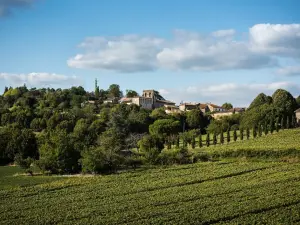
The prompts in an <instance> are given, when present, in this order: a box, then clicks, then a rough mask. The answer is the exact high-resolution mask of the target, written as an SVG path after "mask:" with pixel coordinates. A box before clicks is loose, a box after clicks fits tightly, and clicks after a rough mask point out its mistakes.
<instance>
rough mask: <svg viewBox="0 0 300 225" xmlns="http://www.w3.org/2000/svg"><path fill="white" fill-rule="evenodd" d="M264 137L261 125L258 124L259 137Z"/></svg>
mask: <svg viewBox="0 0 300 225" xmlns="http://www.w3.org/2000/svg"><path fill="white" fill-rule="evenodd" d="M261 136H262V128H261V124H258V137H261Z"/></svg>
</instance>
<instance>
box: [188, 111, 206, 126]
mask: <svg viewBox="0 0 300 225" xmlns="http://www.w3.org/2000/svg"><path fill="white" fill-rule="evenodd" d="M201 120H202V112H201V111H200V110H198V109H193V110H191V111H188V112H187V113H186V122H187V125H188V126H189V128H191V129H196V128H199V127H202V126H203V124H202V123H201Z"/></svg>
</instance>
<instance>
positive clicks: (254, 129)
mask: <svg viewBox="0 0 300 225" xmlns="http://www.w3.org/2000/svg"><path fill="white" fill-rule="evenodd" d="M256 137H257V130H256V126H254V127H253V138H256Z"/></svg>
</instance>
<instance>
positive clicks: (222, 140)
mask: <svg viewBox="0 0 300 225" xmlns="http://www.w3.org/2000/svg"><path fill="white" fill-rule="evenodd" d="M220 143H221V145H222V144H224V132H223V130H222V131H221V133H220Z"/></svg>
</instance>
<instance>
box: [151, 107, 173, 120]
mask: <svg viewBox="0 0 300 225" xmlns="http://www.w3.org/2000/svg"><path fill="white" fill-rule="evenodd" d="M150 117H151V118H152V119H154V120H158V119H167V118H170V117H169V115H168V114H167V113H166V112H165V109H164V108H163V107H160V108H156V109H154V110H153V111H152V112H151V114H150Z"/></svg>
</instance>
